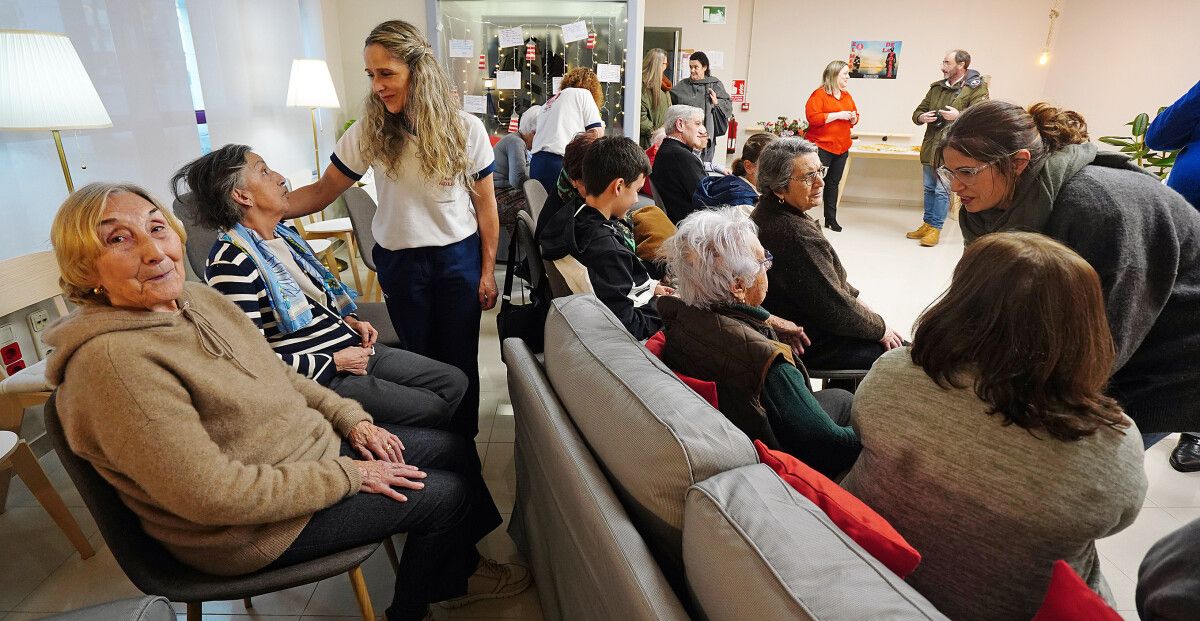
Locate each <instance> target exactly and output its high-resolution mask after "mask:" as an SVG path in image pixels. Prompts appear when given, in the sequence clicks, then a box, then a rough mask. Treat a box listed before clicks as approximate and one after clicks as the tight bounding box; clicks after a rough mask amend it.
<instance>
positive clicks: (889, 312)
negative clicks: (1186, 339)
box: [0, 206, 1200, 621]
mask: <svg viewBox="0 0 1200 621" xmlns="http://www.w3.org/2000/svg"><path fill="white" fill-rule="evenodd" d="M839 220H840V221H841V223H842V224H843V226H845V227H846V228H845V230H844V231H843V232H842V233H829V236H830V238H831V240H832V242H833V244H834V246H835V247H836V248H837V250H838V253H839V255H840V256H841V258H842V261H843V263H845V265H846V269H847V271H848V272H849V274H850V279H851V282H852V283H854V285H855V286H857V287H858V288H859V289H861V290H862V295H863V299H864V300H865V301H866V302H868V303H869V304H871V305H872V306H873V307H874V308H876V309H877V310H879V311H880V312H881V313H882V314H883V315H884V317H885V318H886V319H887V320H888V323H889V324H891V325H892V326H893V327H895V328H896V329H897V330H898V331H900V332H901V333H902V334H904V335H906V336H907V335H908V334H909V333H910V331H911V325H912V322H913V320H914V319H915V318H916V316H917V315H918V314H920V312H921V311H922V310H923V309H924V308H925V307H926V306H927V305H928V304H929V303H930V302H932V301H933V300H934V299H935V298H936V297H937V295H938V294H939V293H941V291H942V290H943V289H944V288H945V287H946V285H947V284H949V278H950V272H951V270H952V268H953V265H954V262H955V261H956V260H957V258H958V256H959V255H960V254H961V251H962V246H961V241H962V240H961V236H960V235H959V233H958V231H957V229H956V228H954V226H953V223H950V225H951V226H948V227H947V228H946V230H945V231H944V233H945V235H944V237H943V238H942V243H941V245H939V246H937V247H935V248H920V247H918V246H917V243H916V242H915V241H910V240H906V239H904V237H903V235H902V232H903V231H905V230H908V229H912V228H915V227H916V225H918V224H919V223H920V214H919V213H917V212H914V211H912V210H902V209H896V208H884V209H879V208H875V209H872V208H865V207H850V206H847V207H844V208H843V210H842V214H841V215H840V217H839ZM480 361H481V363H482V364H481V385H482V390H483V392H482V400H481V406H480V412H481V415H480V429H481V431H480V434H479V438H478V448H479V452H480V455H481V456H482V457H483V461H484V475H485V477H486V479H487V481H488V484H489V486H490V487H491V490H492V494H493V495H494V496H495V498H496V502H497V503H498V504H499V505H500V510H501V512H503V513H504V514H505V519H506V525H507V519H508V515H509V513H510V512H511V511H512V504H513V498H514V494H515V484H514V481H515V477H514V472H513V452H512V448H513V445H512V442H513V417H512V406H511V405H509V401H508V390H507V385H506V378H505V369H504V365H503V364H502V363H501V362H500V354H499V343H498V341H497V339H496V323H495V315H494V313H489V314H487V315H485V316H484V318H483V323H482V329H481V334H480ZM1174 445H1175V437H1171V438H1168V439H1166V440H1164V441H1163V442H1161V443H1160V444H1159V445H1157V446H1155V447H1154V448H1152V449H1151V450H1150V451H1148V452H1147V454H1146V470H1147V473H1148V475H1149V477H1150V492H1149V495H1148V497H1147V500H1146V505H1145V508H1144V509H1143V510H1142V513H1141V515H1140V516H1139V517H1138V519H1137V521H1136V522H1135V523H1134V524H1133V526H1131V527H1130V528H1129V529H1127V530H1125V531H1124V532H1122V533H1120V534H1118V535H1116V536H1114V537H1111V538H1109V539H1106V540H1104V541H1101V542H1100V544H1099V547H1100V553H1101V556H1102V559H1101V560H1102V565H1103V570H1104V574H1105V576H1106V577H1107V579H1108V582H1109V585H1110V586H1111V587H1112V590H1113V592H1114V594H1115V595H1116V597H1117V602H1118V607H1119V608H1120V609H1121V611H1122V614H1123V615H1124V616H1125V617H1126V618H1128V619H1135V618H1136V616H1137V615H1136V613H1135V612H1133V608H1134V605H1133V594H1134V585H1135V581H1136V579H1137V568H1138V564H1139V563H1140V562H1141V559H1142V557H1143V556H1144V555H1145V553H1146V550H1147V549H1148V548H1149V547H1150V545H1151V544H1153V543H1154V542H1155V541H1157V540H1158V539H1159V538H1160V537H1162V536H1163V535H1165V534H1166V533H1168V532H1170V531H1172V530H1174V529H1176V528H1178V527H1180V526H1182V525H1183V524H1184V523H1186V522H1187V521H1190V520H1193V519H1196V518H1200V473H1197V474H1180V473H1177V472H1175V471H1174V470H1172V469H1171V468H1170V466H1168V465H1167V455H1168V454H1169V453H1170V450H1171V448H1172V447H1174ZM42 465H43V466H44V467H45V469H46V471H47V472H48V474H49V475H50V478H51V480H52V481H53V482H54V483H55V485H56V486H57V487H58V489H59V490H60V493H62V495H63V497H64V499H65V500H66V503H67V505H68V506H70V507H72V510H73V512H74V514H75V516H76V518H77V519H78V520H79V522H80V524H81V525H82V527H83V529H84V532H85V534H87V535H88V537H89V538H90V539H91V541H92V544H93V545H94V546H95V547H96V548H97V553H96V556H94V557H93V558H90V559H88V560H86V561H82V560H80V559H79V555H78V554H77V553H75V551H74V550H73V549H72V548H71V546H70V544H69V543H68V542H67V540H66V538H65V537H63V536H62V534H61V533H60V532H59V531H58V529H57V528H56V527H55V526H54V524H53V523H52V522H51V521H50V520H49V518H48V516H47V515H46V514H45V513H44V512H43V511H42V509H41V507H39V506H38V505H37V503H36V501H34V499H33V498H32V496H31V495H30V494H29V492H28V490H27V489H25V487H24V486H23V485H21V484H20V482H19V481H14V483H13V486H12V490H11V491H10V494H9V499H8V507H9V508H8V511H7V512H5V513H4V514H2V515H0V621H24V620H27V619H37V618H41V617H42V616H45V615H46V614H49V613H53V612H59V611H64V610H72V609H75V608H80V607H83V606H87V605H91V604H94V603H99V602H104V601H109V600H113V599H118V598H123V597H133V596H136V595H138V594H139V593H138V591H137V589H136V588H134V586H133V585H132V584H130V582H129V581H128V579H126V578H125V576H124V575H123V574H122V573H121V571H120V569H119V568H118V567H117V565H116V563H115V561H114V560H113V558H112V555H111V554H110V553H109V552H108V549H107V548H106V547H104V546H103V541H102V540H101V538H100V536H99V533H98V531H97V529H96V525H95V522H93V521H92V519H91V517H90V516H89V515H88V513H87V510H86V509H84V508H83V503H82V501H81V500H80V498H79V495H78V493H77V492H75V490H74V489H73V487H72V486H71V484H70V482H69V481H68V479H67V477H66V474H65V473H64V472H63V470H62V466H61V465H60V463H59V461H58V459H57V458H56V457H55V456H54V454H53V453H51V454H49V455H46V456H45V457H43V458H42ZM482 549H483V552H484V553H485V554H486V555H488V556H491V557H493V558H497V559H499V560H502V561H503V560H512V559H516V558H517V555H516V551H515V549H514V547H513V544H512V542H511V541H510V540H509V538H508V535H507V533H506V532H505V530H504V528H503V527H502V528H501V529H498V530H496V531H495V532H493V533H492V534H491V535H489V536H488V537H487V538H486V539H485V540H484V542H483V544H482ZM364 574H365V575H366V578H367V583H368V587H369V589H370V592H371V596H372V600H373V602H374V604H375V608H376V611H377V612H382V610H383V609H384V607H386V605H387V603H388V600H389V599H390V592H391V589H392V581H393V573H392V569H391V567H390V565H389V563H388V561H387V558H386V556H385V555H384V554H383V552H382V551H380V552H379V553H377V554H376V555H375V556H373V557H372V558H371V559H370V560H369V561H368V562H367V563H366V565H365V567H364ZM206 609H207V612H208V613H209V614H206V615H205V619H241V620H246V619H253V618H263V619H272V620H278V621H285V620H290V621H296V620H299V619H312V620H318V619H324V620H328V619H357V618H358V617H357V606H356V604H355V601H354V597H353V595H352V592H351V590H350V586H349V582H348V581H347V579H346V578H345V577H342V576H338V577H334V578H330V579H328V580H325V581H323V582H320V583H318V584H315V585H308V586H304V587H297V588H294V589H289V590H287V591H283V592H280V593H275V594H271V595H264V596H261V597H256V598H254V608H253V609H252V611H250V612H248V611H247V610H246V609H245V608H244V607H243V606H242V603H241V602H213V603H210V604H208V605H207V607H206ZM178 610H179V611H180V612H182V610H183V609H182V608H181V607H180V608H178ZM440 617H441V618H455V619H460V618H473V619H540V618H541V609H540V606H539V604H538V599H537V593H536V590H535V589H532V588H531V589H530V590H528V591H526V592H525V593H524V594H522V595H521V596H519V597H515V598H512V599H511V600H507V601H500V602H481V603H479V604H476V605H472V606H468V607H465V608H461V609H458V610H455V611H453V612H452V613H451V614H441V615H440Z"/></svg>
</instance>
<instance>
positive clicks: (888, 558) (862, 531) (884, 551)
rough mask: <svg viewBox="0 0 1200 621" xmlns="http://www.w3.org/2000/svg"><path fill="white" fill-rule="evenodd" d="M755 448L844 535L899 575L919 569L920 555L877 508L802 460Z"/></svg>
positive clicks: (756, 443) (759, 444)
mask: <svg viewBox="0 0 1200 621" xmlns="http://www.w3.org/2000/svg"><path fill="white" fill-rule="evenodd" d="M754 449H755V450H757V451H758V458H759V460H760V461H762V463H764V464H766V465H767V466H769V467H770V468H771V470H774V471H775V473H776V474H778V475H779V477H780V478H782V479H783V480H784V482H786V483H787V484H788V485H791V486H792V487H793V488H794V489H795V490H796V491H797V492H800V494H801V495H802V496H804V497H805V498H807V499H809V500H811V501H812V502H813V504H815V505H817V506H818V507H820V508H821V510H822V511H824V512H825V515H828V516H829V519H830V520H833V523H834V524H837V526H838V528H840V529H842V532H844V533H846V534H847V535H849V536H850V538H851V539H853V540H854V541H855V542H857V543H858V545H860V546H862V547H863V549H864V550H866V551H867V552H868V553H870V554H871V556H874V557H875V558H876V559H877V560H879V562H881V563H883V564H884V565H885V566H886V567H887V568H888V569H890V570H892V571H893V572H895V574H896V575H897V576H900V577H901V578H905V577H907V576H908V575H909V574H911V573H912V572H913V570H914V569H916V568H917V565H918V564H919V563H920V562H921V554H920V553H919V552H917V551H916V550H915V549H914V548H913V547H912V546H910V545H908V542H907V541H905V540H904V537H902V536H901V535H900V533H898V532H896V529H894V528H892V525H891V524H888V521H887V520H885V519H884V518H883V516H881V515H879V514H878V513H876V512H875V510H874V509H872V508H870V507H868V506H867V505H866V504H865V503H863V501H861V500H859V499H858V498H855V497H854V495H853V494H851V493H850V492H848V491H846V490H844V489H842V487H841V486H839V485H838V484H837V483H834V482H833V481H831V480H830V479H829V477H826V476H825V475H823V474H821V473H820V472H817V471H816V470H813V469H812V468H810V467H808V466H807V465H806V464H805V463H804V462H802V461H800V460H799V459H796V458H795V457H792V456H791V455H788V454H787V453H784V452H783V451H774V450H771V449H769V448H767V445H765V444H763V443H762V442H761V441H759V440H755V441H754Z"/></svg>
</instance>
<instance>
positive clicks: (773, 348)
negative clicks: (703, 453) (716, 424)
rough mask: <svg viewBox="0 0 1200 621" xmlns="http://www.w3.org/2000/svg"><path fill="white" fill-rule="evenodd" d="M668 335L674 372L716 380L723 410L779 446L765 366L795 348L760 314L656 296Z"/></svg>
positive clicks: (754, 435) (667, 356) (666, 356)
mask: <svg viewBox="0 0 1200 621" xmlns="http://www.w3.org/2000/svg"><path fill="white" fill-rule="evenodd" d="M658 312H659V314H660V315H661V316H662V319H663V322H664V327H663V333H664V335H665V336H666V341H667V342H666V345H665V346H664V347H663V355H662V360H663V362H664V363H666V365H667V366H668V367H670V368H671V370H673V371H677V372H679V373H682V374H684V375H687V376H690V377H694V378H696V379H700V380H704V381H708V382H715V383H716V384H717V402H718V404H719V405H720V409H721V413H722V414H724V415H725V417H726V418H728V419H729V421H730V422H732V423H733V424H734V425H735V426H736V427H737V428H738V429H740V430H742V432H743V433H745V434H746V435H748V436H750V438H751V439H754V440H762V442H763V444H766V445H767V446H769V447H770V448H773V449H778V448H779V442H778V441H777V440H776V439H775V432H773V431H772V430H771V425H770V423H769V422H768V420H767V412H766V410H765V409H764V408H763V405H762V399H761V396H762V389H763V384H764V383H765V382H766V379H767V371H768V370H769V369H770V368H771V365H772V364H774V363H775V360H777V359H778V358H780V357H783V358H784V359H786V360H787V361H788V362H792V363H793V364H794V362H793V359H792V352H791V348H790V347H788V346H787V345H785V344H783V343H780V342H779V341H777V340H775V339H774V338H773V337H775V331H774V330H772V329H771V328H770V327H768V326H767V325H766V324H764V323H763V322H762V321H759V320H758V319H757V318H755V317H753V316H751V315H748V314H746V313H742V312H739V311H737V310H736V309H732V308H723V309H720V310H719V311H709V310H704V309H699V308H695V307H692V306H688V305H686V304H684V303H683V302H681V301H680V300H679V299H678V298H671V297H663V298H659V300H658Z"/></svg>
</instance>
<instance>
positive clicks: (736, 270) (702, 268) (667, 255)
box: [659, 206, 763, 308]
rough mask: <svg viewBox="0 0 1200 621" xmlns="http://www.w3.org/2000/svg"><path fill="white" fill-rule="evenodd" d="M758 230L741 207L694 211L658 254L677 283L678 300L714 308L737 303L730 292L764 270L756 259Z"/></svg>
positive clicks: (751, 280)
mask: <svg viewBox="0 0 1200 621" xmlns="http://www.w3.org/2000/svg"><path fill="white" fill-rule="evenodd" d="M760 245H761V244H759V242H758V227H757V226H755V225H754V222H751V221H750V218H749V217H748V216H747V215H746V214H745V213H744V212H742V210H741V209H739V208H737V207H728V206H725V207H716V208H713V209H702V210H700V211H694V212H692V213H691V214H690V215H689V216H688V217H686V218H684V219H683V220H682V221H680V223H679V227H678V228H677V229H676V230H675V234H674V235H672V236H671V237H670V238H668V239H667V240H666V241H665V242H663V245H662V247H661V248H660V249H659V255H660V256H661V257H662V258H663V259H665V261H666V263H667V271H668V273H669V274H670V275H671V276H672V277H673V278H674V280H675V287H676V289H675V290H676V293H677V294H678V295H679V299H681V300H683V302H684V303H685V304H688V305H689V306H695V307H697V308H712V307H714V306H720V305H722V304H729V303H732V302H736V301H737V300H736V299H735V298H734V297H733V292H732V291H731V289H732V288H733V286H734V285H735V284H737V282H738V281H739V280H740V281H741V284H742V286H744V287H749V286H750V285H751V284H753V283H754V280H755V279H756V278H758V274H759V271H760V270H762V269H763V265H762V263H760V262H759V260H758V257H757V256H756V255H755V250H756V249H757V248H759V247H760Z"/></svg>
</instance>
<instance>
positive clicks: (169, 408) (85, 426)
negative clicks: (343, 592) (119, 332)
mask: <svg viewBox="0 0 1200 621" xmlns="http://www.w3.org/2000/svg"><path fill="white" fill-rule="evenodd" d="M70 372H71V374H72V375H73V376H74V377H92V378H97V379H98V380H99V381H93V382H92V383H91V384H90V385H89V386H88V389H87V390H84V391H79V390H76V391H69V392H67V393H66V394H64V395H63V396H64V397H65V398H64V403H63V404H62V406H61V409H62V411H63V412H64V414H65V413H67V412H70V413H72V415H73V417H74V418H75V420H73V421H72V425H71V426H72V427H73V428H75V429H74V430H75V433H73V434H70V435H71V436H73V437H72V438H71V440H72V442H71V446H72V448H73V449H75V451H76V452H77V453H79V454H80V455H81V456H83V457H85V458H87V459H89V461H92V463H93V464H95V465H96V466H97V467H99V468H102V469H105V468H106V469H108V470H109V472H108V474H109V475H110V476H112V477H115V478H116V479H117V480H113V481H112V482H113V484H114V486H115V487H117V488H118V489H119V490H121V491H122V492H124V493H126V494H127V495H130V496H133V497H134V499H135V500H139V501H142V502H148V503H150V504H153V505H157V506H160V507H162V508H164V509H166V510H167V511H169V512H171V513H173V514H175V515H178V516H180V517H182V518H184V519H186V520H188V521H191V522H194V523H196V524H201V525H212V526H229V525H253V524H266V523H271V522H277V521H280V520H287V519H291V518H296V517H300V516H304V515H309V514H312V513H315V512H316V511H318V510H320V509H324V508H326V507H329V506H331V505H333V504H335V503H337V502H338V501H339V500H341V499H343V498H345V497H347V496H350V495H352V494H354V493H356V492H357V491H358V489H359V487H360V486H361V484H362V475H361V473H360V472H359V470H358V467H357V466H355V464H354V460H353V459H351V458H349V457H337V458H334V459H323V460H314V461H296V462H290V463H283V464H281V465H269V464H246V463H242V462H239V461H237V460H234V459H232V458H230V457H229V456H228V455H227V454H226V453H225V452H223V451H222V450H221V448H220V447H219V446H218V445H217V444H216V443H215V442H214V441H213V440H212V438H211V437H210V436H209V434H208V431H207V430H206V429H205V428H204V426H203V424H202V423H201V420H200V414H199V413H198V412H197V411H196V409H195V408H194V407H193V406H192V403H191V399H190V397H189V395H188V391H187V390H186V389H185V387H184V386H183V385H181V384H180V382H179V381H178V380H177V379H176V378H175V377H174V376H173V375H172V374H171V373H170V372H169V371H168V370H166V369H164V368H162V367H160V366H158V365H156V364H154V363H152V362H149V361H146V360H144V359H139V358H124V359H122V360H121V362H120V364H116V363H114V360H113V356H112V353H111V351H110V350H109V349H108V347H107V346H106V347H105V351H104V353H103V354H101V355H94V356H77V357H76V359H75V360H73V361H72V362H71V370H70ZM296 377H297V379H303V378H301V377H300V376H299V375H296ZM305 381H310V380H305ZM314 385H315V384H314ZM134 386H136V387H137V389H136V390H134V389H132V387H134ZM330 394H333V393H330ZM306 396H307V395H306ZM310 402H311V399H310ZM101 404H103V405H101ZM100 408H106V409H107V411H104V412H103V413H102V410H100ZM110 480H111V478H110Z"/></svg>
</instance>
